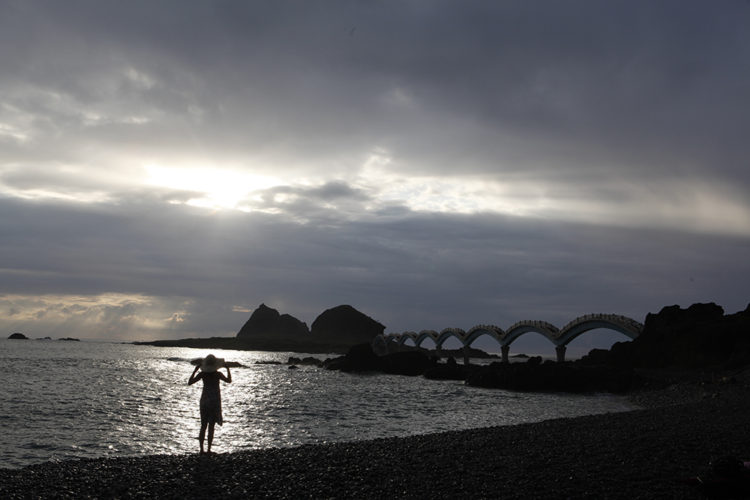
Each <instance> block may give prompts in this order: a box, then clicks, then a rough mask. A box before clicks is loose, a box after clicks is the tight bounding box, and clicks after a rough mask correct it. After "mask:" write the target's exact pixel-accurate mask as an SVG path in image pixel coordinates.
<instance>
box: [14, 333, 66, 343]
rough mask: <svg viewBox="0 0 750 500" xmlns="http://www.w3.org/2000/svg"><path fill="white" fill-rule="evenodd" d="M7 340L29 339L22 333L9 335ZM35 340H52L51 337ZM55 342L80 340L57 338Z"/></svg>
mask: <svg viewBox="0 0 750 500" xmlns="http://www.w3.org/2000/svg"><path fill="white" fill-rule="evenodd" d="M8 338H9V339H11V340H29V337H27V336H26V335H24V334H23V333H20V332H16V333H11V334H10V336H9V337H8ZM37 340H52V337H43V338H40V339H37ZM57 340H63V341H67V342H80V339H76V338H73V337H61V338H59V339H57Z"/></svg>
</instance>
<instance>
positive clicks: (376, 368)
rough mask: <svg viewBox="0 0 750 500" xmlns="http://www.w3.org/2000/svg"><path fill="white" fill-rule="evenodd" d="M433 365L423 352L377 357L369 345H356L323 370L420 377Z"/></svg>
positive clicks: (328, 363)
mask: <svg viewBox="0 0 750 500" xmlns="http://www.w3.org/2000/svg"><path fill="white" fill-rule="evenodd" d="M433 365H434V363H433V362H432V361H431V360H430V358H429V357H428V356H427V355H426V354H425V353H423V352H419V351H404V352H394V353H391V354H386V355H385V356H378V355H376V354H375V352H374V351H373V350H372V346H371V344H370V343H369V342H368V343H366V344H357V345H355V346H353V347H352V348H351V349H349V352H348V353H347V354H346V356H341V357H338V358H334V359H330V360H326V361H325V363H324V366H325V368H327V369H329V370H341V371H343V372H381V373H390V374H393V375H410V376H416V375H422V374H423V373H424V372H425V371H427V369H428V368H430V367H432V366H433Z"/></svg>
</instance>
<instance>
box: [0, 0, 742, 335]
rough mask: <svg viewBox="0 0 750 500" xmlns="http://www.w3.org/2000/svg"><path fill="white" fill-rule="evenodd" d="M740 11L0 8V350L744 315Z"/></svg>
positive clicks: (99, 4)
mask: <svg viewBox="0 0 750 500" xmlns="http://www.w3.org/2000/svg"><path fill="white" fill-rule="evenodd" d="M749 28H750V3H748V2H747V1H745V0H721V1H709V0H695V1H687V0H674V1H645V0H644V1H633V0H624V1H607V2H601V1H599V0H590V1H577V0H569V1H565V2H557V1H529V0H518V1H498V2H487V1H481V2H480V1H476V2H475V1H461V2H454V1H407V0H398V1H395V0H394V1H390V2H389V1H385V2H364V1H341V2H338V1H322V2H307V1H298V2H285V1H273V2H271V1H262V2H261V1H254V2H253V1H231V0H226V1H213V2H212V1H186V0H174V1H167V0H163V1H156V2H155V1H129V2H120V1H107V0H91V1H75V0H74V1H68V2H57V1H54V0H50V1H26V0H19V1H15V0H0V238H2V245H0V327H1V328H2V329H3V330H5V331H6V332H7V334H9V333H11V332H13V331H22V332H25V333H27V334H28V335H30V336H34V337H41V336H45V335H50V336H53V337H54V336H68V335H74V336H79V337H82V338H105V339H154V338H180V337H188V336H213V335H233V334H235V333H236V332H237V330H239V328H240V327H241V326H242V324H243V323H244V321H245V320H246V319H247V318H248V317H249V314H250V312H251V311H252V310H253V309H255V308H256V307H257V306H258V305H259V304H260V303H263V302H264V303H266V304H267V305H269V306H271V307H274V308H276V309H278V310H279V311H280V312H282V313H289V314H292V315H294V316H296V317H298V318H299V319H301V320H303V321H305V322H307V323H308V325H309V324H310V323H312V321H313V320H314V319H315V317H316V316H317V315H318V314H319V313H320V312H322V311H323V310H324V309H327V308H330V307H333V306H336V305H339V304H351V305H353V306H354V307H356V308H357V309H359V310H361V311H363V312H365V313H366V314H368V315H370V316H372V317H374V318H375V319H377V320H379V321H380V322H381V323H383V324H385V325H386V327H387V328H386V330H387V331H388V332H401V331H405V330H417V331H418V330H422V329H436V330H440V329H443V328H446V327H459V328H464V329H468V328H470V327H471V326H473V325H476V324H480V323H484V324H486V323H490V324H496V325H499V326H501V327H508V326H510V324H512V323H514V322H516V321H519V320H523V319H543V320H546V321H550V322H552V323H554V324H557V325H558V326H562V325H563V324H564V323H566V322H567V321H569V320H571V319H573V318H574V317H576V316H578V315H581V314H585V313H593V312H606V313H618V314H624V315H627V316H631V317H633V318H635V319H638V320H641V321H642V320H643V319H644V317H645V315H646V313H648V312H656V311H658V310H659V309H660V308H661V307H662V306H665V305H671V304H680V305H682V306H688V305H690V304H692V303H694V302H707V301H714V302H717V303H719V304H720V305H722V306H724V308H725V309H726V310H727V312H736V311H738V310H742V309H744V308H745V307H746V306H747V305H748V302H750V260H749V259H748V258H747V256H748V255H749V254H750V165H749V164H748V162H749V161H750V160H749V159H748V158H749V155H748V151H749V150H750V147H749V146H748V139H747V134H748V131H750V113H748V112H747V110H748V109H750V102H749V101H750V92H749V89H750V29H749Z"/></svg>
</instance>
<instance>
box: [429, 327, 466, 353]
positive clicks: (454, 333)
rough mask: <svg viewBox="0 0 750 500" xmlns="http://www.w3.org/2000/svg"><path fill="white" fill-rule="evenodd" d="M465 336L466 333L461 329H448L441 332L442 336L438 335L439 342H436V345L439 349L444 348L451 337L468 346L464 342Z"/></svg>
mask: <svg viewBox="0 0 750 500" xmlns="http://www.w3.org/2000/svg"><path fill="white" fill-rule="evenodd" d="M465 336H466V332H465V331H463V330H462V329H460V328H446V329H444V330H443V331H441V332H440V335H438V337H437V340H436V341H435V345H437V346H438V347H439V348H442V347H443V344H444V343H445V341H446V340H448V339H450V338H451V337H455V338H456V339H458V341H459V342H461V345H463V346H466V342H465V341H464V337H465Z"/></svg>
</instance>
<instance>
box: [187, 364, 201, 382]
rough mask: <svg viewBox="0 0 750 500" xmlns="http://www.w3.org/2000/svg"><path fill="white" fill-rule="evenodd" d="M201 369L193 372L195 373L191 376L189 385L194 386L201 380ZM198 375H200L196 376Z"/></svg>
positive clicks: (196, 368) (197, 367)
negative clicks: (199, 371)
mask: <svg viewBox="0 0 750 500" xmlns="http://www.w3.org/2000/svg"><path fill="white" fill-rule="evenodd" d="M199 368H200V365H198V366H196V367H195V370H193V373H192V374H191V375H190V378H189V379H188V385H193V384H194V383H196V382H197V381H199V380H200V378H201V375H202V373H198V369H199ZM196 373H198V375H196Z"/></svg>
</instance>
